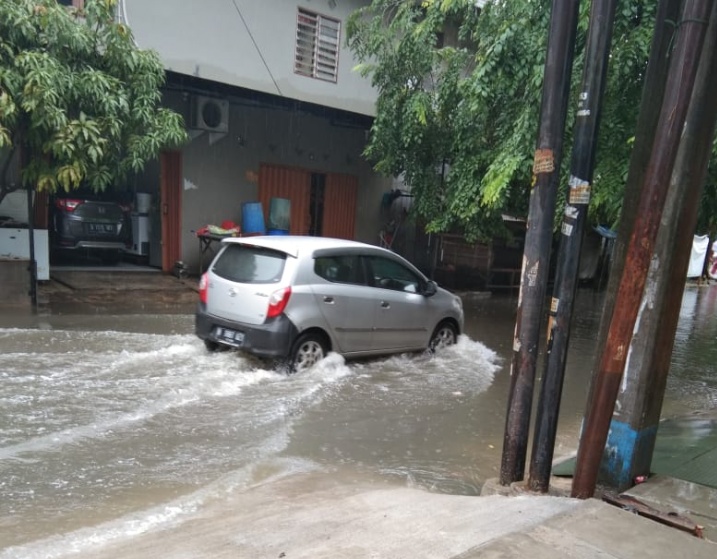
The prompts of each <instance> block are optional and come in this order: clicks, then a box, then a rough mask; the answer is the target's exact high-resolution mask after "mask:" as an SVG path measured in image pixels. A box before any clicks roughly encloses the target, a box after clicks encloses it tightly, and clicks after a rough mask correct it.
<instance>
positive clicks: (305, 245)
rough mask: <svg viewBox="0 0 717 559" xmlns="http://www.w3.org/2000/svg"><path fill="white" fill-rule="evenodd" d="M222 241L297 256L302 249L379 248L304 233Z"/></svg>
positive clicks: (231, 238)
mask: <svg viewBox="0 0 717 559" xmlns="http://www.w3.org/2000/svg"><path fill="white" fill-rule="evenodd" d="M222 242H223V243H233V244H241V245H247V246H255V247H261V248H268V249H273V250H278V251H281V252H283V253H285V254H288V255H289V256H293V257H294V258H297V257H298V256H299V254H300V253H302V252H304V251H311V252H313V251H315V250H321V249H332V248H348V247H351V248H368V249H373V250H380V249H379V247H377V246H375V245H369V244H366V243H360V242H358V241H349V240H347V239H334V238H331V237H310V236H304V235H265V236H257V237H227V238H226V239H222Z"/></svg>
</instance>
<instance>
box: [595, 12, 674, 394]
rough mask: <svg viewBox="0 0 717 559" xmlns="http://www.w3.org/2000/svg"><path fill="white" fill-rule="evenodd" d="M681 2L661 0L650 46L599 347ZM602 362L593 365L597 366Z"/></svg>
mask: <svg viewBox="0 0 717 559" xmlns="http://www.w3.org/2000/svg"><path fill="white" fill-rule="evenodd" d="M681 7H682V0H660V4H659V5H658V6H657V13H656V15H655V31H654V34H653V37H652V44H651V46H650V58H649V61H648V63H647V72H646V73H645V82H644V85H643V88H642V97H641V99H640V114H639V115H638V119H637V125H636V127H635V145H634V146H633V148H632V153H631V155H630V166H629V169H628V173H627V181H626V184H625V195H624V198H623V203H622V209H621V212H620V225H619V227H618V233H617V239H616V240H615V241H614V245H613V250H612V257H611V265H610V274H609V278H608V285H607V296H606V297H605V302H604V304H603V309H602V317H601V319H600V330H599V332H598V343H597V347H598V348H602V347H603V346H604V345H605V340H606V339H607V332H608V328H609V325H610V319H611V318H612V312H613V308H614V301H615V296H616V295H617V289H618V285H619V282H620V277H621V276H622V269H623V267H624V265H625V251H626V245H627V241H628V240H629V238H630V234H631V233H632V228H633V224H634V221H635V216H636V215H637V204H638V202H639V199H640V189H641V187H642V183H643V179H644V176H645V170H646V169H647V164H648V162H649V160H650V154H651V151H652V144H653V142H654V139H655V135H656V134H655V130H656V129H657V121H658V120H659V116H660V109H661V107H662V99H663V97H664V93H665V84H666V82H667V75H668V70H669V60H670V56H671V53H672V47H673V46H674V43H673V41H674V37H675V33H676V29H675V22H676V21H677V20H678V19H679V16H680V9H681ZM598 364H599V363H595V364H594V365H593V366H594V367H597V366H598ZM595 376H596V375H595V373H594V374H593V376H592V380H591V385H590V391H589V395H588V398H587V401H588V402H590V401H592V393H593V391H594V384H595V380H594V379H595Z"/></svg>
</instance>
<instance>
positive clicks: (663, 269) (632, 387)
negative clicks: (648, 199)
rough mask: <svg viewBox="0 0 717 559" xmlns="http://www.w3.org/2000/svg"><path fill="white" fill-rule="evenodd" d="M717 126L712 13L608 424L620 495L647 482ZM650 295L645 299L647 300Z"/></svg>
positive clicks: (608, 473) (611, 481)
mask: <svg viewBox="0 0 717 559" xmlns="http://www.w3.org/2000/svg"><path fill="white" fill-rule="evenodd" d="M716 122H717V9H715V8H713V10H712V18H711V19H710V23H709V27H708V29H707V35H706V37H705V43H704V46H703V49H702V58H701V59H700V62H699V67H698V72H697V78H696V81H695V88H694V93H693V95H692V99H691V101H690V107H689V112H688V115H687V121H686V123H685V128H684V131H683V133H682V140H681V142H680V147H679V150H678V153H677V159H676V161H675V168H674V170H673V172H672V178H671V181H670V189H669V191H668V193H667V199H666V201H665V209H664V211H663V214H662V220H661V225H660V229H659V232H658V234H657V241H656V245H655V258H656V261H658V262H660V266H659V267H651V268H650V272H649V274H648V277H647V284H646V288H645V294H644V295H643V301H642V303H641V308H642V309H643V311H642V314H641V317H640V328H639V331H638V332H637V334H636V335H635V337H634V338H633V340H632V343H631V345H630V361H629V364H628V365H627V367H626V369H625V381H624V382H623V383H622V384H621V390H620V393H619V400H618V401H619V403H620V405H619V406H616V408H615V411H614V413H613V416H612V419H611V422H610V431H609V434H608V441H607V446H608V447H610V449H611V451H610V453H609V455H608V456H603V467H602V468H601V471H600V474H599V480H600V482H604V483H605V484H606V485H608V486H610V487H614V488H616V489H617V490H618V491H623V490H624V489H626V488H628V487H631V486H632V485H633V480H634V479H635V477H637V476H640V475H648V474H649V473H650V465H651V461H652V454H653V451H654V447H655V440H656V437H657V430H658V423H659V421H660V412H661V411H662V402H663V399H664V394H665V386H666V384H667V375H668V373H669V369H670V360H671V356H672V347H673V345H674V339H675V332H676V330H677V323H678V321H679V314H680V306H681V303H682V294H683V292H684V286H685V281H686V278H687V267H688V262H689V257H690V248H691V247H692V239H693V235H694V231H695V228H696V226H697V214H698V209H699V204H700V201H701V195H702V188H703V185H704V182H705V178H706V175H707V166H708V163H709V159H710V155H711V151H712V143H713V139H714V133H715V123H716ZM647 294H650V297H651V299H650V300H649V301H648V300H646V299H645V297H646V295H647Z"/></svg>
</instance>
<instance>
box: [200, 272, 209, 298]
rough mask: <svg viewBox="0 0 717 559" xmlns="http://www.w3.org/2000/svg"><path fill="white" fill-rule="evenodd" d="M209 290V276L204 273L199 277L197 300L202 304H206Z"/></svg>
mask: <svg viewBox="0 0 717 559" xmlns="http://www.w3.org/2000/svg"><path fill="white" fill-rule="evenodd" d="M208 291H209V277H208V275H207V274H206V273H204V274H202V277H201V278H199V300H200V301H201V302H202V303H203V304H205V305H206V304H207V292H208Z"/></svg>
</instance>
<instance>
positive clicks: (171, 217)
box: [159, 151, 182, 272]
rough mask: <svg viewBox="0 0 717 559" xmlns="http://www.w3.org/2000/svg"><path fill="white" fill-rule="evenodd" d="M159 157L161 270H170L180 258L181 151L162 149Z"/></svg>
mask: <svg viewBox="0 0 717 559" xmlns="http://www.w3.org/2000/svg"><path fill="white" fill-rule="evenodd" d="M159 159H160V178H159V188H160V199H161V219H162V271H163V272H171V271H172V269H173V267H174V263H175V262H176V261H177V260H181V258H182V153H181V152H179V151H164V152H162V153H161V155H160V158H159Z"/></svg>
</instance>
